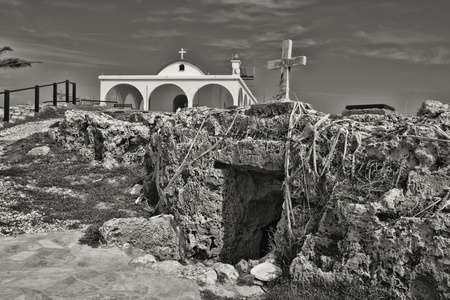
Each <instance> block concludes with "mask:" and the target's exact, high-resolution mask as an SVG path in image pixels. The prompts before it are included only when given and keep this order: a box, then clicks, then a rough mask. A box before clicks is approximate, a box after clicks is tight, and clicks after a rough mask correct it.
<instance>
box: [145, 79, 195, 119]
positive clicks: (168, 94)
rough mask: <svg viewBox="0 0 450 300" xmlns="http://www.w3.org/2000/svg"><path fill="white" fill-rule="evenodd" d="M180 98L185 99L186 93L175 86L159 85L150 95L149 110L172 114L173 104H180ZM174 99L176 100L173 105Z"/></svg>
mask: <svg viewBox="0 0 450 300" xmlns="http://www.w3.org/2000/svg"><path fill="white" fill-rule="evenodd" d="M179 96H180V97H179ZM181 96H184V97H186V93H185V92H184V91H183V90H182V89H181V88H180V87H179V86H177V85H175V84H163V85H160V86H158V87H157V88H156V89H154V90H153V92H152V93H151V94H150V97H149V105H148V107H149V110H156V111H167V112H172V111H174V108H175V104H176V103H181V100H180V99H181ZM176 98H178V100H177V101H176V103H175V100H176ZM186 101H187V98H186Z"/></svg>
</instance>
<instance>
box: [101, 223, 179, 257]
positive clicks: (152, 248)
mask: <svg viewBox="0 0 450 300" xmlns="http://www.w3.org/2000/svg"><path fill="white" fill-rule="evenodd" d="M100 233H101V235H102V236H103V238H104V239H105V241H106V243H107V244H108V245H110V246H112V245H117V246H119V247H122V245H123V244H125V243H130V244H132V245H133V246H134V247H136V248H139V249H142V250H144V251H145V252H146V253H149V254H152V255H154V256H155V257H156V258H157V259H160V260H169V259H170V260H180V259H181V258H182V257H183V251H182V249H181V248H180V231H179V229H178V227H177V226H176V225H175V222H174V219H173V216H172V215H159V216H155V217H152V218H150V219H145V218H124V219H112V220H109V221H107V222H105V223H104V224H103V225H102V226H101V227H100Z"/></svg>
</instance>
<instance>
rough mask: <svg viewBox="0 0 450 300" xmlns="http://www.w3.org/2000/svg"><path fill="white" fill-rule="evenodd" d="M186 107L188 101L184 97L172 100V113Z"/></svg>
mask: <svg viewBox="0 0 450 300" xmlns="http://www.w3.org/2000/svg"><path fill="white" fill-rule="evenodd" d="M187 106H188V99H187V97H186V95H178V96H176V97H175V99H173V112H176V111H177V109H179V108H185V107H187Z"/></svg>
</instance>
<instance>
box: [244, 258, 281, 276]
mask: <svg viewBox="0 0 450 300" xmlns="http://www.w3.org/2000/svg"><path fill="white" fill-rule="evenodd" d="M250 273H251V274H253V275H254V276H255V278H256V279H259V280H261V281H272V280H274V279H277V278H278V277H279V276H280V275H281V274H282V273H283V271H282V270H281V268H280V267H278V266H276V265H274V264H271V263H268V262H265V263H262V264H259V265H257V266H256V267H254V268H253V269H251V271H250Z"/></svg>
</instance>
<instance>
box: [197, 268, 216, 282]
mask: <svg viewBox="0 0 450 300" xmlns="http://www.w3.org/2000/svg"><path fill="white" fill-rule="evenodd" d="M197 282H198V284H200V285H202V286H205V285H206V286H210V285H214V284H216V283H217V273H216V271H214V269H207V270H206V271H205V273H203V274H200V275H198V276H197Z"/></svg>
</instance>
